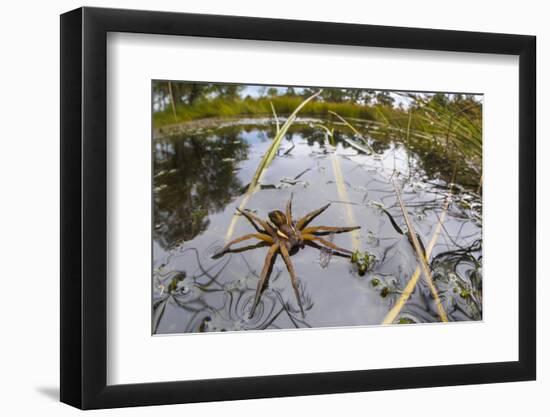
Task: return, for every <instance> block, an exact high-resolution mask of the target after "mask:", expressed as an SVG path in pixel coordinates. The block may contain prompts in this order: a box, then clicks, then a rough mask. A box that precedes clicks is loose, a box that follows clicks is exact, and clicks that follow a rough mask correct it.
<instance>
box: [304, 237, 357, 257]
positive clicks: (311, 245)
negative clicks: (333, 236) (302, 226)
mask: <svg viewBox="0 0 550 417" xmlns="http://www.w3.org/2000/svg"><path fill="white" fill-rule="evenodd" d="M304 245H306V246H310V247H312V248H315V249H319V250H330V251H332V249H328V248H325V247H324V246H321V245H318V244H317V243H315V242H313V241H312V240H304ZM332 255H333V256H340V257H342V258H347V259H349V257H350V256H351V255H348V254H347V253H341V252H338V251H332Z"/></svg>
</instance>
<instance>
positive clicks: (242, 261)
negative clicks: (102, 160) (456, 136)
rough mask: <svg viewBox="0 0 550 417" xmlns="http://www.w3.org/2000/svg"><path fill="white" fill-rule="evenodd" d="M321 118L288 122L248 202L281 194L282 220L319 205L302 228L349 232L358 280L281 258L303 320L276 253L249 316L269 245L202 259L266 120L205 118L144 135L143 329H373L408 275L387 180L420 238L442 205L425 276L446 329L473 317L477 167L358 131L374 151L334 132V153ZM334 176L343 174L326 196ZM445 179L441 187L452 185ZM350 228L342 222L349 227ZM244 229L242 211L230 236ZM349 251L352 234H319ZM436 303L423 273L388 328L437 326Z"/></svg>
mask: <svg viewBox="0 0 550 417" xmlns="http://www.w3.org/2000/svg"><path fill="white" fill-rule="evenodd" d="M318 124H323V125H326V126H329V127H335V126H334V125H331V124H330V122H328V121H325V120H314V119H299V120H298V121H297V123H295V124H294V125H293V126H292V127H291V128H290V130H289V132H288V134H287V135H286V137H285V138H284V140H283V143H282V145H281V147H280V150H279V153H278V155H277V157H276V158H275V159H274V160H273V162H272V164H271V165H270V167H269V168H268V170H267V171H266V173H265V175H264V177H263V178H262V183H261V189H260V190H259V191H257V192H256V193H254V194H253V195H252V196H251V198H250V199H249V200H248V202H247V204H246V207H247V208H248V209H250V210H252V211H253V212H254V213H256V214H257V215H258V216H260V217H262V218H267V214H268V212H270V211H272V210H275V209H280V210H283V211H284V207H285V204H286V202H287V200H288V199H289V197H290V196H291V194H292V195H293V212H294V217H295V218H297V217H300V216H302V215H304V214H306V213H307V212H310V211H312V210H314V209H317V208H319V207H321V206H323V205H325V204H327V203H329V202H330V203H331V206H330V207H329V208H328V209H327V210H326V211H325V212H324V213H323V214H322V215H321V216H319V217H318V218H316V219H315V220H314V221H313V222H312V225H325V226H354V225H359V226H361V229H360V231H359V234H358V236H359V245H360V248H361V250H363V251H368V252H369V253H371V254H373V255H374V256H375V259H376V261H375V263H374V266H373V267H372V268H371V270H369V271H368V272H367V273H366V274H365V275H363V276H361V275H360V274H359V273H358V271H357V268H356V267H354V265H352V264H351V263H350V261H349V259H347V258H342V257H338V256H335V255H334V254H331V253H330V252H329V251H319V250H317V249H314V248H311V247H305V248H304V249H302V250H300V251H298V253H296V254H295V255H293V256H292V262H293V264H294V268H295V270H296V274H297V276H298V279H299V286H300V293H301V297H302V302H303V305H304V309H305V310H306V312H305V317H302V315H301V314H300V311H299V308H298V305H297V301H296V298H295V295H294V292H293V290H292V286H291V283H290V278H289V276H288V272H287V270H286V268H285V265H284V263H283V261H282V259H281V258H280V257H278V259H277V260H276V262H275V264H274V267H273V271H272V274H271V277H270V280H269V282H268V286H267V288H266V290H265V291H264V293H263V295H262V297H261V301H260V303H259V305H258V308H257V311H256V313H255V314H254V316H253V317H252V318H249V314H248V312H249V311H250V308H251V306H252V302H253V299H254V293H255V291H256V286H257V283H258V276H259V274H260V271H261V269H262V266H263V264H264V260H265V256H266V253H267V248H259V249H255V250H250V251H245V252H242V253H239V254H226V255H225V256H223V257H221V258H219V259H212V255H213V254H214V253H216V251H218V250H219V249H220V248H221V247H222V246H223V245H224V244H225V237H226V233H227V230H228V227H229V225H230V224H231V220H232V217H233V215H234V213H235V208H236V207H238V206H239V204H240V203H241V200H242V199H243V198H244V195H245V191H246V188H247V185H248V183H249V182H250V180H251V179H252V177H253V175H254V172H255V170H256V168H257V166H258V164H259V162H260V159H261V158H262V156H263V155H264V153H265V152H266V150H267V149H268V147H269V145H270V142H271V139H272V138H273V137H274V135H275V126H274V123H273V122H272V121H270V120H268V119H242V120H229V121H217V122H216V123H214V124H204V125H201V126H200V127H198V128H194V127H192V126H191V127H185V128H182V129H181V131H180V132H178V133H177V134H174V135H171V136H163V137H157V138H154V142H153V149H154V190H153V198H154V218H153V238H154V241H153V277H152V289H153V323H152V326H153V333H188V332H207V331H236V330H260V329H289V328H306V327H340V326H355V325H374V324H380V323H381V322H382V321H383V320H384V317H385V316H386V314H387V313H388V311H389V310H390V309H391V307H392V305H393V304H394V303H395V302H396V300H397V299H398V297H399V296H400V294H401V291H402V290H403V288H404V287H405V286H406V284H407V282H408V281H409V279H410V278H411V276H412V275H413V273H414V271H415V269H416V267H417V257H416V254H415V252H414V250H413V248H412V247H411V244H410V243H409V241H408V240H407V238H406V237H405V236H403V235H401V234H399V233H397V231H396V230H395V228H394V227H393V226H392V224H391V222H390V220H389V217H388V216H387V215H386V214H385V213H384V212H383V211H382V210H381V207H384V208H385V209H386V210H387V211H388V212H389V213H390V214H391V215H392V216H393V218H394V219H395V222H396V223H397V224H398V225H399V226H400V227H401V228H403V229H405V221H404V219H403V215H402V212H401V209H400V207H399V205H398V202H397V199H396V193H395V189H394V186H393V181H395V182H396V183H397V184H398V186H399V187H400V189H401V188H402V196H403V199H404V201H405V205H406V207H407V210H408V213H409V215H410V218H411V220H412V221H413V223H414V228H415V229H416V232H417V233H418V235H419V236H420V237H421V239H422V241H423V242H424V244H425V245H427V243H428V242H429V241H430V240H431V238H432V236H433V234H434V232H435V229H436V225H437V224H438V222H439V218H440V216H441V215H442V213H443V207H444V205H445V201H446V199H447V198H449V199H450V204H449V207H448V211H447V213H446V218H445V221H444V226H443V228H442V230H441V233H440V234H439V235H438V238H437V242H436V244H435V246H434V248H433V251H432V254H431V256H430V268H431V270H432V275H433V279H434V282H435V284H436V287H437V289H438V291H439V296H440V298H441V301H442V303H443V306H444V308H445V310H446V312H447V314H448V316H449V320H450V321H464V320H480V319H481V317H482V300H481V296H482V267H481V260H482V245H481V242H482V241H481V231H482V229H481V197H480V190H479V176H480V162H479V161H478V162H476V161H474V162H472V161H465V160H464V158H463V156H461V155H458V154H455V153H453V152H452V151H450V150H449V149H448V147H446V146H445V143H444V142H439V141H437V140H419V139H416V140H407V139H406V138H403V137H400V136H399V134H397V133H392V132H391V131H384V130H383V129H380V128H379V129H375V128H373V127H369V126H360V127H361V128H363V129H364V131H367V132H368V134H366V136H367V137H368V140H369V142H370V145H371V147H372V148H373V149H374V151H375V152H374V153H373V154H370V155H368V154H366V153H364V152H361V151H359V150H357V149H356V148H354V147H353V146H350V144H349V140H357V138H355V137H354V136H353V134H351V132H350V134H349V135H348V134H346V133H343V132H344V131H345V129H344V128H343V126H341V125H340V126H336V129H335V134H334V138H333V140H332V143H333V145H331V144H330V142H331V141H330V138H329V137H328V136H327V134H326V133H325V131H324V130H323V129H322V128H320V127H318ZM335 169H339V170H340V171H341V173H342V176H343V180H344V181H343V184H341V185H343V187H344V188H345V192H344V195H345V196H346V197H347V200H345V201H344V200H342V195H343V194H342V191H341V190H340V192H339V190H338V185H337V176H336V175H335ZM453 177H454V179H455V181H454V183H452V184H451V181H452V179H453ZM350 221H353V222H354V224H350ZM253 231H254V230H253V229H252V227H251V225H250V224H249V223H248V222H246V221H245V219H243V218H242V217H241V218H239V220H238V221H237V223H236V225H235V229H234V231H233V234H232V237H238V236H241V235H244V234H247V233H251V232H253ZM330 239H331V240H332V241H333V242H334V243H335V244H337V245H338V246H341V247H344V248H348V249H351V248H352V246H353V245H354V242H353V238H352V235H351V234H339V235H333V236H330ZM439 320H440V319H439V316H438V313H437V309H436V306H435V303H434V299H433V297H432V295H431V293H430V290H429V289H428V286H427V285H426V283H425V282H424V280H423V279H421V280H419V282H418V284H417V287H416V289H415V291H414V292H413V294H412V296H411V298H410V299H409V300H408V302H407V303H406V305H405V306H404V308H403V309H402V311H401V313H400V314H399V316H398V317H397V318H396V320H395V322H396V323H421V322H437V321H439Z"/></svg>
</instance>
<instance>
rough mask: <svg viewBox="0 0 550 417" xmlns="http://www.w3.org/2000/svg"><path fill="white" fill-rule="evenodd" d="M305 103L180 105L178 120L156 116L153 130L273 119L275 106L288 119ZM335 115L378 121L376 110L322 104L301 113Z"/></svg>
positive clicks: (287, 99) (167, 114)
mask: <svg viewBox="0 0 550 417" xmlns="http://www.w3.org/2000/svg"><path fill="white" fill-rule="evenodd" d="M303 100H304V98H303V97H299V96H277V97H272V98H267V97H262V98H259V99H244V100H240V99H239V100H233V101H228V100H226V99H213V100H202V101H198V102H196V103H193V104H191V105H182V104H178V105H176V118H174V114H173V113H172V110H171V108H170V107H168V108H167V109H166V110H164V111H161V112H155V113H153V126H154V127H156V128H158V127H162V126H166V125H170V124H174V123H181V122H188V121H191V120H198V119H204V118H208V117H232V116H261V115H271V114H272V107H271V103H273V107H274V108H275V109H276V110H277V114H279V115H282V116H286V115H290V114H292V112H293V111H294V110H295V109H296V108H297V107H298V106H299V105H300V103H302V101H303ZM331 111H332V112H335V113H338V114H340V115H342V116H344V117H353V118H358V119H367V120H374V119H375V117H376V114H375V111H374V110H373V107H368V106H362V105H359V104H353V103H331V102H324V101H318V100H317V101H311V102H309V103H307V104H306V105H305V107H304V108H303V109H302V110H301V112H300V113H301V114H302V115H309V116H328V115H329V113H330V112H331Z"/></svg>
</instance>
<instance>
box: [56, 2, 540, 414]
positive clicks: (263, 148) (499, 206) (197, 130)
mask: <svg viewBox="0 0 550 417" xmlns="http://www.w3.org/2000/svg"><path fill="white" fill-rule="evenodd" d="M535 67H536V58H535V37H531V36H524V35H509V34H492V33H474V32H458V31H446V30H431V29H415V28H398V27H384V26H371V25H355V24H341V23H327V22H311V21H292V20H275V19H265V18H252V17H236V16H214V15H197V14H184V13H167V12H150V11H135V10H116V9H98V8H80V9H77V10H74V11H71V12H68V13H66V14H63V15H62V16H61V401H63V402H65V403H67V404H70V405H73V406H75V407H79V408H82V409H91V408H110V407H124V406H138V405H155V404H172V403H186V402H200V401H218V400H232V399H247V398H263V397H276V396H296V395H312V394H325V393H342V392H354V391H369V390H386V389H400V388H419V387H434V386H445V385H461V384H480V383H494V382H505V381H522V380H533V379H535V375H536V350H535V345H536V343H535V341H536V330H535V329H536V317H535V300H536V297H535V292H536V285H535V283H536V268H535V248H536V204H535V201H536V194H535V171H536V169H535V152H536V150H535V149H536V148H535V104H536V97H535V79H536V77H535Z"/></svg>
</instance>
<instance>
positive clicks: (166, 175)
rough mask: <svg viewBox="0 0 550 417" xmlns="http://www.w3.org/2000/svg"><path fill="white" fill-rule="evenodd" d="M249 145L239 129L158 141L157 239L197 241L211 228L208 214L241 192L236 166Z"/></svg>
mask: <svg viewBox="0 0 550 417" xmlns="http://www.w3.org/2000/svg"><path fill="white" fill-rule="evenodd" d="M248 147H249V145H248V144H247V143H246V141H244V140H243V139H242V136H241V134H240V132H239V130H238V129H224V130H223V131H220V132H216V134H211V133H206V132H194V133H192V134H189V135H188V136H186V137H185V140H181V139H180V138H169V139H162V140H158V141H156V142H155V147H154V160H155V167H154V172H155V179H154V183H155V188H154V200H153V201H154V205H155V207H154V210H155V214H154V217H155V228H154V238H155V240H156V241H157V242H158V243H159V244H160V245H161V246H162V247H163V248H171V247H173V246H174V245H176V244H178V243H182V242H184V241H189V240H192V239H193V238H194V237H195V236H197V235H198V234H199V233H201V232H203V231H204V230H206V228H207V227H208V224H209V221H208V215H209V214H211V213H215V212H218V211H220V210H223V209H224V208H225V206H226V205H227V204H228V203H229V202H230V201H231V199H232V198H233V197H235V196H236V195H238V194H239V192H240V190H241V188H242V186H243V184H242V183H241V182H240V181H239V179H238V177H237V176H236V175H235V172H234V169H235V168H234V165H235V162H239V161H242V160H244V159H246V157H247V152H248Z"/></svg>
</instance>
